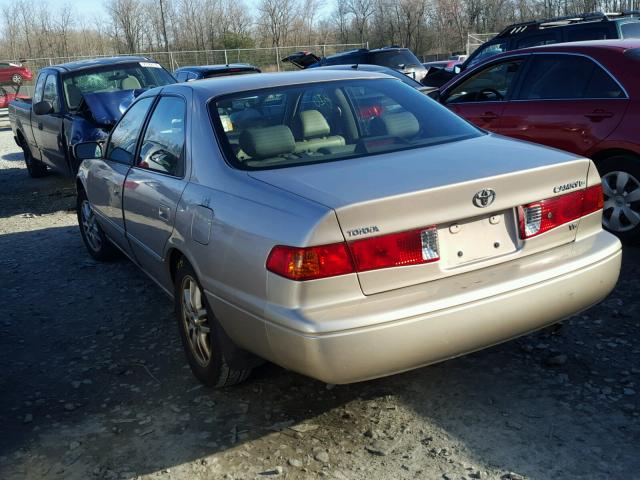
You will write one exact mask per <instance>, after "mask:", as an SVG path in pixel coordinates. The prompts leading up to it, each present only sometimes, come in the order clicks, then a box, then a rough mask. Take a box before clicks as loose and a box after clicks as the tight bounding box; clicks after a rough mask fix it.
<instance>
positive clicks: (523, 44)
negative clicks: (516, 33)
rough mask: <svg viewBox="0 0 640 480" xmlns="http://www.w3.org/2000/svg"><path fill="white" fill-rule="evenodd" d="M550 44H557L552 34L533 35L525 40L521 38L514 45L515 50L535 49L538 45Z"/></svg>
mask: <svg viewBox="0 0 640 480" xmlns="http://www.w3.org/2000/svg"><path fill="white" fill-rule="evenodd" d="M552 43H558V40H557V39H556V37H555V35H554V34H553V33H547V34H545V35H533V36H529V37H525V38H521V39H520V40H518V41H517V43H516V48H527V47H537V46H539V45H550V44H552Z"/></svg>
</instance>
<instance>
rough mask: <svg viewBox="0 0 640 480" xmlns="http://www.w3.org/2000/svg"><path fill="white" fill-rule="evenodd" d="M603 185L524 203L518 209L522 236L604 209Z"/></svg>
mask: <svg viewBox="0 0 640 480" xmlns="http://www.w3.org/2000/svg"><path fill="white" fill-rule="evenodd" d="M603 204H604V199H603V197H602V185H594V186H593V187H589V188H586V189H584V190H579V191H577V192H571V193H568V194H566V195H560V196H559V197H553V198H548V199H546V200H541V201H539V202H534V203H530V204H528V205H524V206H522V207H520V208H519V209H518V217H519V222H520V238H522V239H526V238H531V237H535V236H536V235H540V234H541V233H544V232H547V231H549V230H551V229H553V228H556V227H559V226H560V225H564V224H565V223H569V222H572V221H574V220H577V219H579V218H580V217H584V216H585V215H588V214H590V213H593V212H596V211H598V210H600V209H602V206H603Z"/></svg>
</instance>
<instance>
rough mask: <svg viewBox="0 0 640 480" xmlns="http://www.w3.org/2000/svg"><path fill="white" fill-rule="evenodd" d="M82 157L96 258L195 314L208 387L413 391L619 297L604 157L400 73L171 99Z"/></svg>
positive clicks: (290, 80)
mask: <svg viewBox="0 0 640 480" xmlns="http://www.w3.org/2000/svg"><path fill="white" fill-rule="evenodd" d="M75 153H76V158H79V159H84V161H83V163H82V165H81V168H80V170H79V173H78V177H77V189H78V220H79V224H80V232H81V234H82V238H83V240H84V243H85V245H86V247H87V250H88V252H89V254H91V255H92V256H93V257H94V258H96V259H99V260H107V259H110V258H112V257H113V255H114V254H115V253H116V252H122V253H124V254H125V255H126V256H127V257H129V258H130V259H131V260H132V261H133V262H135V263H136V264H137V265H138V266H139V267H140V268H141V269H142V270H143V271H144V272H146V273H147V274H148V275H149V276H150V277H151V278H152V279H153V280H154V281H155V282H156V283H157V284H158V286H159V287H160V288H161V289H163V290H164V291H165V292H166V293H167V294H168V295H169V296H170V297H171V298H173V299H174V302H175V309H176V317H177V323H178V326H179V331H180V335H181V337H182V342H183V344H184V348H185V352H186V357H187V360H188V362H189V364H190V366H191V368H192V370H193V372H194V374H195V376H196V377H197V378H198V379H200V380H201V381H202V382H204V383H205V384H207V385H214V386H222V385H229V384H233V383H237V382H239V381H242V380H243V379H245V378H246V377H247V376H248V374H249V372H250V370H251V368H252V367H253V366H255V365H257V364H258V363H259V362H260V359H267V360H269V361H271V362H274V363H276V364H279V365H281V366H283V367H285V368H288V369H290V370H294V371H296V372H300V373H302V374H305V375H308V376H311V377H314V378H317V379H320V380H323V381H325V382H330V383H349V382H356V381H361V380H365V379H370V378H375V377H381V376H385V375H390V374H394V373H397V372H402V371H405V370H409V369H413V368H417V367H420V366H423V365H428V364H432V363H435V362H439V361H442V360H445V359H448V358H452V357H455V356H458V355H462V354H465V353H468V352H472V351H475V350H479V349H482V348H485V347H488V346H490V345H494V344H497V343H500V342H504V341H506V340H509V339H512V338H515V337H518V336H520V335H524V334H526V333H528V332H531V331H534V330H536V329H540V328H543V327H545V326H547V325H550V324H553V323H555V322H558V321H560V320H562V319H564V318H566V317H569V316H571V315H574V314H575V313H577V312H580V311H581V310H584V309H586V308H588V307H590V306H591V305H593V304H595V303H598V302H600V301H601V300H602V299H603V298H605V297H606V296H607V294H608V293H609V292H610V291H611V290H612V288H613V287H614V285H615V283H616V281H617V279H618V274H619V270H620V260H621V248H620V242H619V241H618V239H617V238H616V237H614V236H613V235H611V234H609V233H607V232H605V231H603V230H602V227H601V217H602V206H603V196H602V187H601V182H600V177H599V176H598V172H597V170H596V168H595V167H594V165H593V163H592V162H591V161H590V160H588V159H586V158H583V157H579V156H576V155H572V154H568V153H564V152H561V151H558V150H554V149H550V148H545V147H541V146H536V145H533V144H530V143H526V142H522V141H518V140H510V139H506V138H502V137H499V136H497V135H495V134H491V133H487V132H485V131H483V130H480V129H478V128H477V127H475V126H473V125H471V124H470V123H468V122H466V121H465V120H463V119H461V118H459V117H458V116H456V115H455V114H454V113H452V112H450V111H448V110H447V109H446V108H445V107H443V106H441V105H439V104H437V103H436V102H434V101H432V100H431V99H429V98H427V97H426V96H425V95H423V94H421V93H420V92H419V91H417V90H415V89H413V88H411V87H409V86H407V85H405V84H403V83H402V82H400V81H398V80H397V79H394V78H392V77H389V76H386V75H384V74H380V73H375V72H361V71H344V70H342V71H331V70H325V71H320V70H318V71H314V70H309V71H306V72H296V73H281V74H256V75H247V76H241V77H232V78H231V77H230V78H220V79H215V80H203V81H200V82H191V83H181V84H176V85H168V86H165V87H161V88H156V89H153V90H149V91H147V92H145V93H143V94H142V95H140V96H139V97H138V98H137V99H136V101H135V103H133V104H132V106H131V107H130V108H129V109H128V110H127V112H126V113H125V114H124V115H123V117H122V118H121V119H120V121H119V123H118V124H117V125H116V126H115V128H114V129H113V130H112V132H111V134H110V136H109V138H108V139H107V140H106V142H104V143H82V144H78V145H76V147H75Z"/></svg>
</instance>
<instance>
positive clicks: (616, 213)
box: [598, 155, 640, 243]
mask: <svg viewBox="0 0 640 480" xmlns="http://www.w3.org/2000/svg"><path fill="white" fill-rule="evenodd" d="M598 172H599V173H600V176H601V177H602V190H603V193H604V210H603V214H602V225H603V226H604V228H605V229H607V230H608V231H610V232H611V233H613V234H615V235H617V236H618V237H619V238H620V240H622V241H623V242H625V243H638V242H640V158H636V157H634V156H632V155H616V156H613V157H609V158H606V159H604V160H602V161H600V162H598Z"/></svg>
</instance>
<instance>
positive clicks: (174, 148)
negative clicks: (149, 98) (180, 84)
mask: <svg viewBox="0 0 640 480" xmlns="http://www.w3.org/2000/svg"><path fill="white" fill-rule="evenodd" d="M185 120H186V106H185V103H184V100H182V99H181V98H178V97H162V98H160V101H159V102H158V104H157V105H156V108H155V110H154V111H153V113H152V114H151V119H150V120H149V124H148V125H147V129H146V131H145V133H144V138H143V140H142V146H141V147H140V158H139V162H138V164H137V166H138V167H139V168H145V169H148V170H153V171H155V172H160V173H165V174H167V175H171V176H174V177H182V176H183V175H184V141H185V128H184V127H185Z"/></svg>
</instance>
